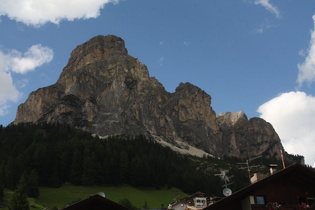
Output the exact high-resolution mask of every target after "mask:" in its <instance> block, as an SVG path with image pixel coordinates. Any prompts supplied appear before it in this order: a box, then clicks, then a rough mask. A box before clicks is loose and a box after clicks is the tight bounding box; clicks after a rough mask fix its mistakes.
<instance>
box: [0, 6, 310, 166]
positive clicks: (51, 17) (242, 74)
mask: <svg viewBox="0 0 315 210" xmlns="http://www.w3.org/2000/svg"><path fill="white" fill-rule="evenodd" d="M314 15H315V1H313V0H158V1H157V0H89V1H86V0H67V1H63V0H0V124H2V125H5V126H6V125H8V124H9V123H10V122H12V121H13V120H14V118H15V113H16V110H17V106H18V105H19V104H21V103H23V102H24V101H25V100H26V99H27V97H28V94H29V93H30V92H32V91H35V90H37V89H38V88H41V87H45V86H48V85H51V84H53V83H55V82H56V80H57V79H58V77H59V75H60V73H61V71H62V69H63V67H64V66H65V65H66V63H67V61H68V59H69V56H70V53H71V51H72V50H73V49H74V48H75V47H76V46H77V45H79V44H81V43H83V42H85V41H87V40H89V39H90V38H92V37H93V36H96V35H107V34H114V35H116V36H119V37H121V38H123V39H124V40H125V43H126V48H127V49H128V52H129V54H130V55H132V56H134V57H136V58H138V59H139V60H140V61H141V62H142V63H143V64H145V65H146V66H147V67H148V69H149V72H150V76H154V77H156V78H157V79H158V80H159V81H160V82H161V83H162V84H163V85H164V86H165V88H166V90H168V91H169V92H174V91H175V88H176V87H177V86H178V85H179V83H180V82H190V83H192V84H194V85H196V86H198V87H200V88H201V89H203V90H204V91H206V92H207V93H208V94H209V95H211V97H212V104H211V106H212V107H213V109H214V111H215V112H216V113H217V114H219V113H221V112H236V111H240V110H242V111H244V112H245V113H246V115H247V116H248V118H251V117H262V118H264V119H266V120H267V121H268V122H271V123H272V125H273V126H274V127H275V129H276V131H277V133H278V134H279V136H280V138H281V139H282V143H283V145H284V147H285V149H286V151H288V152H290V153H293V154H302V155H304V156H305V157H306V163H308V164H310V165H314V162H315V152H314V151H315V142H314V140H315V129H314V127H315V98H314V96H313V95H314V80H315V29H314V22H315V16H314Z"/></svg>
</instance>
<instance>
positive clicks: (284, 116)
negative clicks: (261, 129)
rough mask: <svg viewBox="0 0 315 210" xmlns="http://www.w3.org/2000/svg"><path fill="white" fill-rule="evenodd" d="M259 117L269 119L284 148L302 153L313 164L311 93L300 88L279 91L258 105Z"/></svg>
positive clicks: (314, 143) (314, 121)
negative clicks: (275, 95) (294, 90)
mask: <svg viewBox="0 0 315 210" xmlns="http://www.w3.org/2000/svg"><path fill="white" fill-rule="evenodd" d="M258 112H259V113H261V115H260V117H261V118H263V119H265V120H266V121H268V122H270V123H271V124H272V125H273V126H274V128H275V130H276V131H277V133H278V135H279V136H280V138H281V140H282V144H283V146H284V148H285V150H286V151H287V152H289V153H292V154H300V155H303V156H304V157H305V162H306V163H307V164H309V165H315V153H314V151H315V129H314V127H315V97H314V96H311V95H307V94H306V93H304V92H300V91H297V92H288V93H282V94H281V95H279V96H278V97H275V98H273V99H272V100H270V101H268V102H266V103H264V104H263V105H261V106H260V107H259V108H258Z"/></svg>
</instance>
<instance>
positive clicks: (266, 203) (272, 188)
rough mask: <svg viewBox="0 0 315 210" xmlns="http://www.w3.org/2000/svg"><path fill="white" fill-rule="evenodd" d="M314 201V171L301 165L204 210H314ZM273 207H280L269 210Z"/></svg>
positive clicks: (250, 186) (255, 184)
mask: <svg viewBox="0 0 315 210" xmlns="http://www.w3.org/2000/svg"><path fill="white" fill-rule="evenodd" d="M314 198H315V171H314V170H313V169H310V168H307V167H305V166H303V165H301V164H293V165H291V166H289V167H287V168H285V169H283V170H280V171H278V172H276V173H274V174H272V175H270V176H268V177H266V178H264V179H262V180H260V181H258V182H256V183H254V184H251V185H249V186H247V187H245V188H243V189H241V190H239V191H237V192H235V193H233V194H232V195H230V196H228V197H225V198H223V199H221V200H219V201H217V202H215V203H214V204H212V205H210V206H208V207H206V208H204V210H214V209H215V210H265V209H279V210H280V209H281V210H293V209H315V208H314ZM272 205H273V206H277V207H279V208H271V206H272ZM303 206H304V208H302V207H303ZM307 206H308V208H307Z"/></svg>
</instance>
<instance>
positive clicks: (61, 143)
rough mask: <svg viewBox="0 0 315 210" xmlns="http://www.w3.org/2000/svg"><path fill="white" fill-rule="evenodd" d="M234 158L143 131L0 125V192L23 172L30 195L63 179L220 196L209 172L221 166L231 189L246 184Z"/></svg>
mask: <svg viewBox="0 0 315 210" xmlns="http://www.w3.org/2000/svg"><path fill="white" fill-rule="evenodd" d="M237 161H240V160H238V159H235V158H234V159H233V158H232V159H225V160H219V159H216V158H211V157H204V158H197V157H192V156H188V155H181V154H178V153H176V152H174V151H172V150H171V149H169V148H167V147H163V146H161V145H160V144H158V143H157V142H156V141H154V140H151V139H148V138H147V137H145V136H136V137H131V136H111V137H108V138H107V139H99V138H98V137H93V136H92V135H91V134H90V133H88V132H83V131H80V130H76V129H74V128H71V127H70V126H68V125H60V124H31V123H25V124H18V125H10V126H7V127H3V126H0V196H1V189H4V188H7V189H10V190H14V189H15V188H16V186H17V184H18V183H19V180H21V178H22V177H27V179H26V180H24V181H25V182H26V183H27V186H29V187H28V188H27V190H26V191H27V194H28V195H29V196H30V197H38V196H39V191H38V186H50V187H59V186H61V185H62V184H64V183H72V184H75V185H100V184H104V185H106V184H109V185H123V184H129V185H131V186H134V187H154V188H156V189H159V188H162V187H177V188H179V189H181V190H183V191H184V192H186V193H189V194H191V193H194V192H197V191H202V192H205V193H208V194H210V195H221V194H222V182H221V180H220V179H219V177H217V176H214V174H216V173H218V172H220V168H223V169H224V168H225V169H226V168H229V169H230V171H231V174H233V175H234V178H233V179H234V180H237V181H236V182H235V184H233V185H234V186H231V187H232V188H234V189H235V190H236V189H240V188H241V187H244V186H245V185H246V184H248V180H247V177H246V175H247V174H246V173H244V172H243V171H240V170H237V168H236V165H237V164H235V162H237ZM25 174H27V176H23V175H25ZM0 199H1V197H0Z"/></svg>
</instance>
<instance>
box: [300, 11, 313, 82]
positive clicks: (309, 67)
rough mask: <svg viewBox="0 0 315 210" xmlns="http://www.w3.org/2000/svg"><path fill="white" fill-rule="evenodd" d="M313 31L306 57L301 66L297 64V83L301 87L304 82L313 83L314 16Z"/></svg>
mask: <svg viewBox="0 0 315 210" xmlns="http://www.w3.org/2000/svg"><path fill="white" fill-rule="evenodd" d="M313 22H314V29H313V31H311V41H310V45H309V49H308V52H307V56H306V58H305V61H304V62H303V63H302V64H298V69H299V74H298V79H297V82H298V84H299V86H301V85H302V84H303V83H304V82H308V83H311V82H313V81H315V15H314V16H313Z"/></svg>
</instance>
